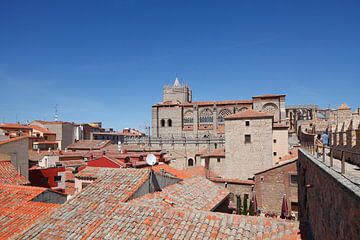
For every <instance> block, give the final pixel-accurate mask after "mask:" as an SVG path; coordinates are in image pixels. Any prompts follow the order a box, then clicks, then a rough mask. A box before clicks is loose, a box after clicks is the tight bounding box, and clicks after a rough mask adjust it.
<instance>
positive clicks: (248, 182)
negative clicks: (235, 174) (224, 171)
mask: <svg viewBox="0 0 360 240" xmlns="http://www.w3.org/2000/svg"><path fill="white" fill-rule="evenodd" d="M209 180H210V181H212V182H221V183H235V184H243V185H254V184H255V181H253V180H241V179H236V178H218V177H210V178H209Z"/></svg>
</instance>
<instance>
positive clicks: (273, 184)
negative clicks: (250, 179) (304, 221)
mask: <svg viewBox="0 0 360 240" xmlns="http://www.w3.org/2000/svg"><path fill="white" fill-rule="evenodd" d="M291 175H297V169H296V161H292V162H291V163H289V164H283V165H278V166H276V167H274V168H272V169H270V170H267V171H264V172H262V173H259V174H256V175H255V192H256V197H257V200H258V205H259V208H260V210H261V212H263V213H270V212H274V213H277V214H278V215H280V213H281V205H282V199H283V196H284V194H286V197H287V200H288V206H289V210H291V206H292V205H293V206H294V207H296V206H297V203H298V196H297V184H293V183H291V180H290V178H291ZM293 210H294V212H297V210H296V209H295V208H294V209H293Z"/></svg>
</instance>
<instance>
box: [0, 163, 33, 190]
mask: <svg viewBox="0 0 360 240" xmlns="http://www.w3.org/2000/svg"><path fill="white" fill-rule="evenodd" d="M29 183H30V182H29V181H28V180H27V179H26V178H25V177H24V176H22V175H21V174H20V173H19V172H18V171H17V170H16V168H15V167H14V165H12V163H11V161H0V184H13V185H25V184H29Z"/></svg>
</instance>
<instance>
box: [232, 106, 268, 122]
mask: <svg viewBox="0 0 360 240" xmlns="http://www.w3.org/2000/svg"><path fill="white" fill-rule="evenodd" d="M272 116H273V115H271V114H268V113H264V112H258V111H255V110H252V109H248V110H245V111H241V112H238V113H234V114H231V115H228V116H226V117H225V119H226V120H235V119H246V118H264V117H272Z"/></svg>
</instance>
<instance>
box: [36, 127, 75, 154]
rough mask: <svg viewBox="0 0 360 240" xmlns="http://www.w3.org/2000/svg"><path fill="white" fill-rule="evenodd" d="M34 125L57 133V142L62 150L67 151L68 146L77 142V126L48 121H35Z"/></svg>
mask: <svg viewBox="0 0 360 240" xmlns="http://www.w3.org/2000/svg"><path fill="white" fill-rule="evenodd" d="M31 124H32V125H37V126H40V127H44V128H47V129H49V131H51V132H54V133H56V141H57V142H58V146H59V148H60V149H65V148H66V147H67V146H69V145H70V144H72V143H74V142H75V138H76V136H75V132H76V126H75V125H74V124H73V123H70V122H60V121H55V122H47V121H38V120H36V121H33V122H31Z"/></svg>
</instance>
